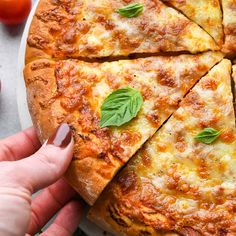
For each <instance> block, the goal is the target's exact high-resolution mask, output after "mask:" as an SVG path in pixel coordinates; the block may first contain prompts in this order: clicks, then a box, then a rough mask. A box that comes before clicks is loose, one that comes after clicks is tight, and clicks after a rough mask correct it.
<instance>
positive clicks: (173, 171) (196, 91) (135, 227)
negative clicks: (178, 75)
mask: <svg viewBox="0 0 236 236" xmlns="http://www.w3.org/2000/svg"><path fill="white" fill-rule="evenodd" d="M230 76H231V63H230V61H228V60H226V59H225V60H223V61H222V62H220V63H219V64H218V65H216V66H215V67H214V68H213V69H212V70H211V71H210V72H209V74H207V75H206V76H205V77H203V78H202V79H201V80H200V82H199V83H198V84H197V85H196V86H195V87H194V88H193V89H192V90H191V91H190V93H189V94H188V95H187V96H186V98H184V99H183V101H182V102H181V104H180V107H179V108H178V109H177V111H176V112H175V113H174V114H173V116H172V117H171V118H170V119H169V120H168V121H167V122H166V123H165V125H164V126H163V127H162V128H161V129H160V130H159V131H158V132H157V133H156V134H155V135H154V136H153V138H152V139H151V140H150V141H149V142H148V143H146V145H145V146H144V148H142V150H140V151H139V152H138V153H137V154H136V156H135V157H134V158H133V159H132V161H131V162H130V163H129V164H128V166H127V167H126V168H125V169H124V170H123V171H122V172H121V173H120V174H119V175H118V176H117V178H115V180H114V181H113V182H112V184H111V185H110V186H109V187H108V188H107V189H106V191H105V192H104V194H103V195H102V196H101V197H100V198H99V200H98V201H97V202H96V204H95V205H94V206H93V208H92V210H91V212H90V218H91V219H93V220H94V221H95V222H98V223H99V225H102V226H103V227H105V228H106V227H108V229H109V230H111V229H112V230H113V229H114V231H115V232H120V233H121V235H160V234H159V232H171V231H175V232H176V233H179V234H181V235H235V234H236V229H235V224H236V218H235V211H234V210H233V209H234V206H236V200H235V193H236V191H235V189H236V183H235V178H236V171H235V170H236V132H235V131H236V129H235V115H234V109H233V97H232V93H231V79H230ZM209 128H211V129H215V130H217V131H219V132H220V133H219V134H218V136H217V137H218V138H217V139H215V140H214V141H213V142H212V143H211V144H210V145H209V144H206V143H203V142H201V141H204V140H201V141H200V140H197V139H196V138H195V137H196V135H197V134H199V133H200V132H201V131H202V130H203V129H209ZM222 232H223V233H222Z"/></svg>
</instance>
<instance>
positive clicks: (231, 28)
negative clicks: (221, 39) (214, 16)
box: [222, 0, 236, 54]
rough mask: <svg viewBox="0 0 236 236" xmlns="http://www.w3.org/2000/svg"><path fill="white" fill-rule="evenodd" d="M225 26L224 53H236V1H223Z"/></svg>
mask: <svg viewBox="0 0 236 236" xmlns="http://www.w3.org/2000/svg"><path fill="white" fill-rule="evenodd" d="M222 9H223V26H224V34H225V43H224V45H223V51H224V52H225V53H228V54H235V53H236V1H235V0H222Z"/></svg>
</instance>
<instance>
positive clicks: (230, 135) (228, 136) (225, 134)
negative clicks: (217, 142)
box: [220, 129, 236, 143]
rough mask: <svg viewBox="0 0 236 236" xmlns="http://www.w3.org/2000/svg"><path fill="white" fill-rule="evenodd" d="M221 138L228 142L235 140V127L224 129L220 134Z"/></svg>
mask: <svg viewBox="0 0 236 236" xmlns="http://www.w3.org/2000/svg"><path fill="white" fill-rule="evenodd" d="M220 138H221V140H222V141H223V142H226V143H232V142H234V141H235V140H236V135H235V130H233V129H226V130H223V131H222V133H221V135H220Z"/></svg>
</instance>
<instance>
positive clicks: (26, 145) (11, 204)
mask: <svg viewBox="0 0 236 236" xmlns="http://www.w3.org/2000/svg"><path fill="white" fill-rule="evenodd" d="M73 145H74V142H73V139H72V138H70V141H69V143H68V144H67V145H66V147H58V146H56V145H54V144H46V143H45V144H44V145H43V146H42V147H41V144H40V142H39V140H38V138H37V135H36V132H35V130H34V128H29V129H26V130H25V131H23V132H21V133H18V134H16V135H14V136H12V137H9V138H6V139H4V140H2V141H0V235H1V236H21V235H22V236H24V235H27V236H29V235H34V234H36V233H37V232H39V230H40V229H42V227H43V226H44V225H45V224H46V223H47V222H48V221H49V220H50V219H51V218H52V216H53V215H54V214H55V213H57V212H59V214H58V216H57V218H56V219H55V221H54V222H53V223H52V224H51V226H49V228H48V229H47V230H46V231H44V232H43V233H42V234H40V235H42V236H52V235H57V236H70V235H72V234H73V232H74V231H75V230H76V228H77V227H78V224H79V222H80V217H81V209H82V204H81V202H79V201H78V200H75V199H76V198H75V197H76V193H75V191H74V190H73V189H72V188H71V187H70V186H69V185H68V184H67V183H66V181H65V180H64V179H63V178H62V176H63V174H64V172H65V171H66V169H67V168H68V166H69V163H70V161H71V159H72V152H73ZM40 189H43V191H42V192H41V193H40V194H39V195H37V197H36V198H34V199H32V194H33V193H35V192H37V191H38V190H40Z"/></svg>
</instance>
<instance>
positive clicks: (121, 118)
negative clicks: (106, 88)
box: [100, 87, 143, 128]
mask: <svg viewBox="0 0 236 236" xmlns="http://www.w3.org/2000/svg"><path fill="white" fill-rule="evenodd" d="M142 104H143V98H142V95H141V94H140V92H139V91H137V90H135V89H133V88H129V87H126V88H121V89H118V90H116V91H114V92H112V93H111V94H110V95H109V96H108V97H107V98H106V99H105V100H104V102H103V104H102V107H101V121H100V126H101V127H102V128H103V127H106V126H121V125H123V124H125V123H127V122H129V121H130V120H131V119H133V118H134V117H135V116H136V115H137V114H138V112H139V110H140V108H141V106H142Z"/></svg>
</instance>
